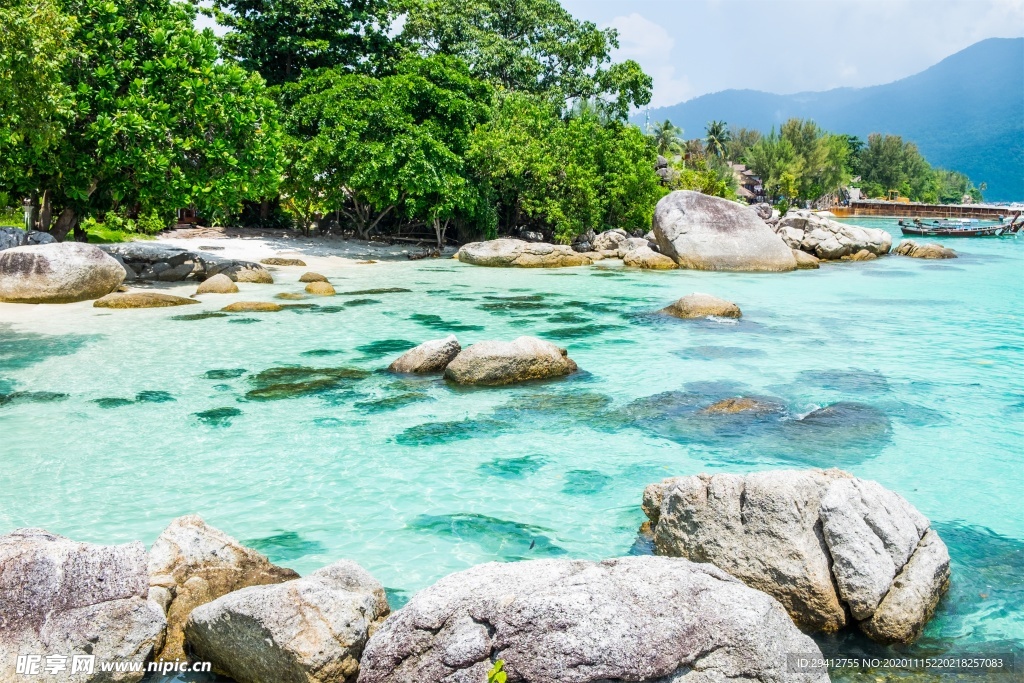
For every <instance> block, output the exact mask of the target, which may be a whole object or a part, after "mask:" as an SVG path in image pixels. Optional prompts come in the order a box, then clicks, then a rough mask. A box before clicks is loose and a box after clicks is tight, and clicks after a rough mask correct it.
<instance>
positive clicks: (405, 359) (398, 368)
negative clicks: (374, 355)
mask: <svg viewBox="0 0 1024 683" xmlns="http://www.w3.org/2000/svg"><path fill="white" fill-rule="evenodd" d="M460 351H462V346H461V345H460V344H459V340H458V339H457V338H456V337H455V335H454V334H452V335H449V336H447V337H445V338H444V339H432V340H430V341H427V342H423V343H422V344H420V345H419V346H417V347H416V348H414V349H410V350H409V351H406V352H405V353H403V354H402V355H401V356H399V357H398V358H397V359H395V361H394V362H393V363H391V365H389V366H388V372H397V373H405V374H430V373H434V372H444V369H445V368H447V367H448V364H449V363H451V362H452V361H453V360H454V359H455V357H456V356H458V355H459V352H460Z"/></svg>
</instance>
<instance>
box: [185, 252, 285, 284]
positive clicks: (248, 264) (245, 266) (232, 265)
mask: <svg viewBox="0 0 1024 683" xmlns="http://www.w3.org/2000/svg"><path fill="white" fill-rule="evenodd" d="M196 258H197V259H198V266H197V269H196V277H198V278H199V279H205V278H210V277H213V276H214V275H217V274H220V273H223V274H224V275H227V276H228V277H229V278H231V279H232V280H233V281H234V282H248V283H251V284H259V285H272V284H274V276H273V275H271V274H270V271H269V270H267V269H266V268H264V267H263V266H261V265H260V264H258V263H253V262H252V261H238V260H234V259H224V258H221V257H219V256H210V255H208V254H198V255H197V256H196Z"/></svg>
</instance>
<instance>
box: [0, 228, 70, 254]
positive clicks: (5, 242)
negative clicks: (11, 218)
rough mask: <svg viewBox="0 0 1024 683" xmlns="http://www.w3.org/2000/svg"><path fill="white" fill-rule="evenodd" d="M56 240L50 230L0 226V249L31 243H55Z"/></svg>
mask: <svg viewBox="0 0 1024 683" xmlns="http://www.w3.org/2000/svg"><path fill="white" fill-rule="evenodd" d="M56 241H57V239H56V238H55V237H54V236H53V235H51V234H50V233H48V232H41V231H39V230H30V231H28V232H25V231H24V230H22V229H21V228H13V227H2V228H0V251H4V250H5V249H13V248H14V247H24V246H26V245H30V244H53V243H55V242H56Z"/></svg>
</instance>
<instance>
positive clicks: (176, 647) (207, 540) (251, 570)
mask: <svg viewBox="0 0 1024 683" xmlns="http://www.w3.org/2000/svg"><path fill="white" fill-rule="evenodd" d="M148 569H149V595H150V598H151V599H152V600H154V601H155V602H157V603H158V604H160V605H163V606H165V610H166V613H167V640H166V643H165V644H164V646H163V648H162V649H161V650H159V652H158V653H157V658H158V659H162V660H175V659H184V658H185V652H184V650H183V644H184V627H185V621H186V620H187V619H188V616H189V614H191V613H192V610H193V609H195V608H196V607H198V606H200V605H205V604H206V603H208V602H212V601H213V600H216V599H217V598H219V597H221V596H222V595H227V594H228V593H230V592H232V591H236V590H239V589H241V588H246V587H248V586H261V585H265V584H273V583H281V582H284V581H289V580H291V579H297V578H298V577H299V575H298V574H296V573H295V572H293V571H292V570H291V569H284V568H282V567H277V566H275V565H273V564H271V563H270V561H269V560H268V559H267V558H266V557H264V556H263V555H261V554H259V553H258V552H256V551H255V550H251V549H249V548H246V547H244V546H243V545H242V544H240V543H239V542H238V541H236V540H235V539H233V538H232V537H230V536H228V535H227V534H225V533H224V532H222V531H219V530H218V529H214V528H213V527H211V526H207V525H206V523H205V522H203V520H202V519H201V518H200V517H198V516H196V515H189V516H186V517H179V518H178V519H176V520H174V521H173V522H171V524H170V526H168V527H167V528H166V529H165V530H164V531H163V533H162V534H160V537H159V538H157V539H156V542H155V543H154V544H153V548H152V549H151V550H150V557H149V568H148Z"/></svg>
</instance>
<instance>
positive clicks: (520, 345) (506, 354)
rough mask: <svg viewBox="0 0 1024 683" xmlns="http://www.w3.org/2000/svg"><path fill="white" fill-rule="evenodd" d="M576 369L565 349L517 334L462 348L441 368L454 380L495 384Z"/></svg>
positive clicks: (557, 374) (560, 373)
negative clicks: (512, 339)
mask: <svg viewBox="0 0 1024 683" xmlns="http://www.w3.org/2000/svg"><path fill="white" fill-rule="evenodd" d="M577 369H578V368H577V367H576V363H575V362H574V361H573V360H572V359H571V358H569V356H568V353H567V352H566V350H565V349H562V348H559V347H558V346H555V345H554V344H552V343H551V342H546V341H542V340H540V339H537V338H536V337H519V338H518V339H516V340H515V341H511V342H503V341H483V342H479V343H477V344H473V345H472V346H470V347H469V348H466V349H463V350H462V351H461V352H460V353H459V355H457V356H456V357H455V359H454V360H453V361H452V362H451V363H449V364H448V367H447V368H445V371H444V376H445V379H447V380H449V381H451V382H454V383H456V384H478V385H484V386H498V385H503V384H514V383H517V382H526V381H529V380H537V379H551V378H554V377H564V376H566V375H571V374H572V373H574V372H576V370H577Z"/></svg>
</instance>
